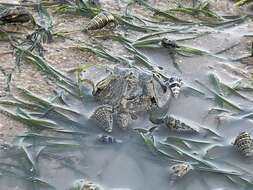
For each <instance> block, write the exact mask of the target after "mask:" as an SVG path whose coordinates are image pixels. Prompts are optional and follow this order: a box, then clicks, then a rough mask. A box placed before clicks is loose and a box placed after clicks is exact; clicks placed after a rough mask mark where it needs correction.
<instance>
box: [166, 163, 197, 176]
mask: <svg viewBox="0 0 253 190" xmlns="http://www.w3.org/2000/svg"><path fill="white" fill-rule="evenodd" d="M192 169H193V167H192V165H191V164H189V163H187V162H183V163H180V164H175V165H173V166H171V168H170V170H171V172H172V175H173V177H176V178H180V177H183V176H185V175H186V174H188V173H189V172H190V171H191V170H192Z"/></svg>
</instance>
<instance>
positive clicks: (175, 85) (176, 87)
mask: <svg viewBox="0 0 253 190" xmlns="http://www.w3.org/2000/svg"><path fill="white" fill-rule="evenodd" d="M182 84H183V83H182V79H181V78H179V77H175V76H174V77H171V78H170V79H169V81H167V86H168V87H169V88H170V90H171V92H172V95H173V96H174V97H175V98H177V97H178V96H179V94H180V90H181V86H182Z"/></svg>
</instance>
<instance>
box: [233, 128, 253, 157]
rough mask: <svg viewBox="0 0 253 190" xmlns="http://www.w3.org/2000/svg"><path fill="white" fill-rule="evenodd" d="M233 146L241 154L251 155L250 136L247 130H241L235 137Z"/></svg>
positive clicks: (252, 145)
mask: <svg viewBox="0 0 253 190" xmlns="http://www.w3.org/2000/svg"><path fill="white" fill-rule="evenodd" d="M234 146H235V147H236V149H237V151H238V152H240V153H241V154H242V155H243V156H251V155H252V154H253V142H252V138H251V136H250V134H249V133H247V132H242V133H240V134H239V135H238V136H237V137H236V139H235V142H234Z"/></svg>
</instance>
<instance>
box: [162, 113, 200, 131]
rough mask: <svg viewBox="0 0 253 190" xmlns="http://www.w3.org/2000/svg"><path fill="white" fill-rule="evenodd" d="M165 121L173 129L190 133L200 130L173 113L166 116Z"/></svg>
mask: <svg viewBox="0 0 253 190" xmlns="http://www.w3.org/2000/svg"><path fill="white" fill-rule="evenodd" d="M164 123H165V125H166V126H167V127H168V128H169V129H170V130H171V131H177V132H190V133H198V132H199V131H198V129H197V128H193V127H191V126H190V125H188V124H186V123H185V122H183V121H181V120H180V119H179V118H177V117H175V116H173V115H169V116H166V117H165V119H164Z"/></svg>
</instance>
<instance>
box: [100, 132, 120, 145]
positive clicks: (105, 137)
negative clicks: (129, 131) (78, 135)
mask: <svg viewBox="0 0 253 190" xmlns="http://www.w3.org/2000/svg"><path fill="white" fill-rule="evenodd" d="M97 140H98V141H99V142H101V143H104V144H114V143H122V141H121V140H118V139H116V138H115V137H113V136H110V135H106V134H99V135H98V136H97Z"/></svg>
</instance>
